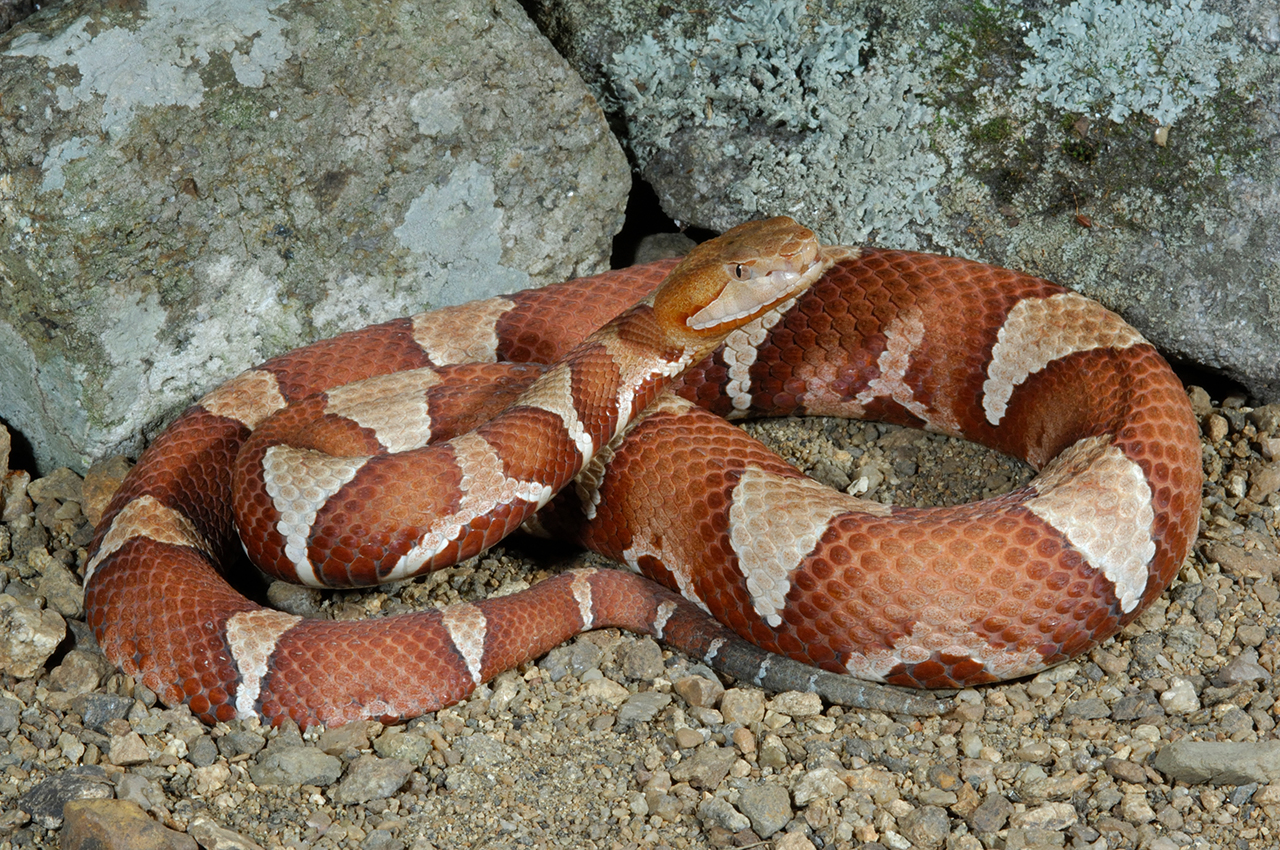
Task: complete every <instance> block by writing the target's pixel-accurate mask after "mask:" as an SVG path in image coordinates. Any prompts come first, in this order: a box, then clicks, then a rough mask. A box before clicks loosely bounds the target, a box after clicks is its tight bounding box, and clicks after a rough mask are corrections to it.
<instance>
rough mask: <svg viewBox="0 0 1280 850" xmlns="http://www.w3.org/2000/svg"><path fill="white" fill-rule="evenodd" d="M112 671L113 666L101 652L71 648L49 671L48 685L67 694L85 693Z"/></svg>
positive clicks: (113, 670) (96, 685) (113, 669)
mask: <svg viewBox="0 0 1280 850" xmlns="http://www.w3.org/2000/svg"><path fill="white" fill-rule="evenodd" d="M113 672H115V667H114V666H112V664H111V662H109V661H107V659H106V658H104V657H103V655H102V653H101V652H86V651H85V650H83V649H73V650H71V651H70V652H68V653H67V654H66V656H65V657H64V658H63V659H62V663H61V664H59V665H58V666H57V667H54V668H53V670H51V671H50V672H49V686H50V687H51V688H53V689H54V690H58V691H64V692H66V693H69V694H87V693H89V692H90V691H92V690H93V689H94V688H96V687H98V683H99V682H101V681H102V680H103V679H105V678H106V677H107V676H109V675H111V673H113Z"/></svg>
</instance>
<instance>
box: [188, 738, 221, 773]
mask: <svg viewBox="0 0 1280 850" xmlns="http://www.w3.org/2000/svg"><path fill="white" fill-rule="evenodd" d="M217 759H218V745H217V744H215V743H214V742H213V739H212V738H210V737H209V736H208V735H201V736H200V737H198V738H196V739H195V740H194V741H192V742H191V743H190V744H189V745H188V746H187V761H189V762H191V764H193V765H195V766H196V767H208V766H209V765H211V764H213V763H214V762H215V761H217Z"/></svg>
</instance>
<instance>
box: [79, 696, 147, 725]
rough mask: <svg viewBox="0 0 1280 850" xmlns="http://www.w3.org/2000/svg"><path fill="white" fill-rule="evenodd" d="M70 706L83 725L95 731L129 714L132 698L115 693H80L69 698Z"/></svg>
mask: <svg viewBox="0 0 1280 850" xmlns="http://www.w3.org/2000/svg"><path fill="white" fill-rule="evenodd" d="M71 708H72V710H74V711H75V712H76V713H78V714H79V715H80V717H81V718H82V719H83V720H84V725H85V726H88V727H89V728H90V729H93V730H95V731H97V732H102V731H105V730H104V727H105V726H106V724H107V723H108V722H110V721H112V720H120V719H122V718H125V717H128V716H129V710H130V709H131V708H133V700H131V699H129V698H128V697H122V696H116V695H115V694H81V695H80V696H77V697H74V698H73V699H72V700H71Z"/></svg>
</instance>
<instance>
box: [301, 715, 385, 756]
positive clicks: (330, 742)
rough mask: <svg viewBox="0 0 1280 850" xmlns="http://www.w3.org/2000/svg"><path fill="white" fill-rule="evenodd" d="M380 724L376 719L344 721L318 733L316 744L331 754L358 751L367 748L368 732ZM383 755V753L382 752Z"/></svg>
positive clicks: (379, 727)
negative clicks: (353, 721) (357, 721)
mask: <svg viewBox="0 0 1280 850" xmlns="http://www.w3.org/2000/svg"><path fill="white" fill-rule="evenodd" d="M381 728H382V724H380V723H377V722H376V721H373V722H370V721H365V722H362V723H344V724H343V725H341V726H335V727H334V728H332V729H326V730H325V731H324V732H322V733H321V734H320V739H319V740H318V741H316V746H318V747H320V749H322V750H324V751H325V752H326V753H328V754H329V755H331V756H340V755H342V754H343V753H345V752H359V751H360V750H367V749H369V732H370V730H371V729H375V730H377V729H381ZM383 755H385V753H383Z"/></svg>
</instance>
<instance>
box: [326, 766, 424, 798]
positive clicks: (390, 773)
mask: <svg viewBox="0 0 1280 850" xmlns="http://www.w3.org/2000/svg"><path fill="white" fill-rule="evenodd" d="M410 773H413V765H411V764H409V763H408V762H407V761H401V760H400V759H384V758H378V757H377V756H370V755H365V756H360V757H359V758H357V759H356V760H355V761H353V762H351V766H350V767H349V768H347V775H346V776H344V777H343V778H342V781H341V782H340V783H338V787H337V788H336V789H335V790H334V792H333V801H334V802H335V803H339V804H346V803H367V802H369V801H370V800H383V799H386V798H387V797H390V796H391V795H392V794H394V793H395V792H396V791H399V790H400V787H401V786H402V785H404V783H405V780H406V779H408V778H409V774H410Z"/></svg>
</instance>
